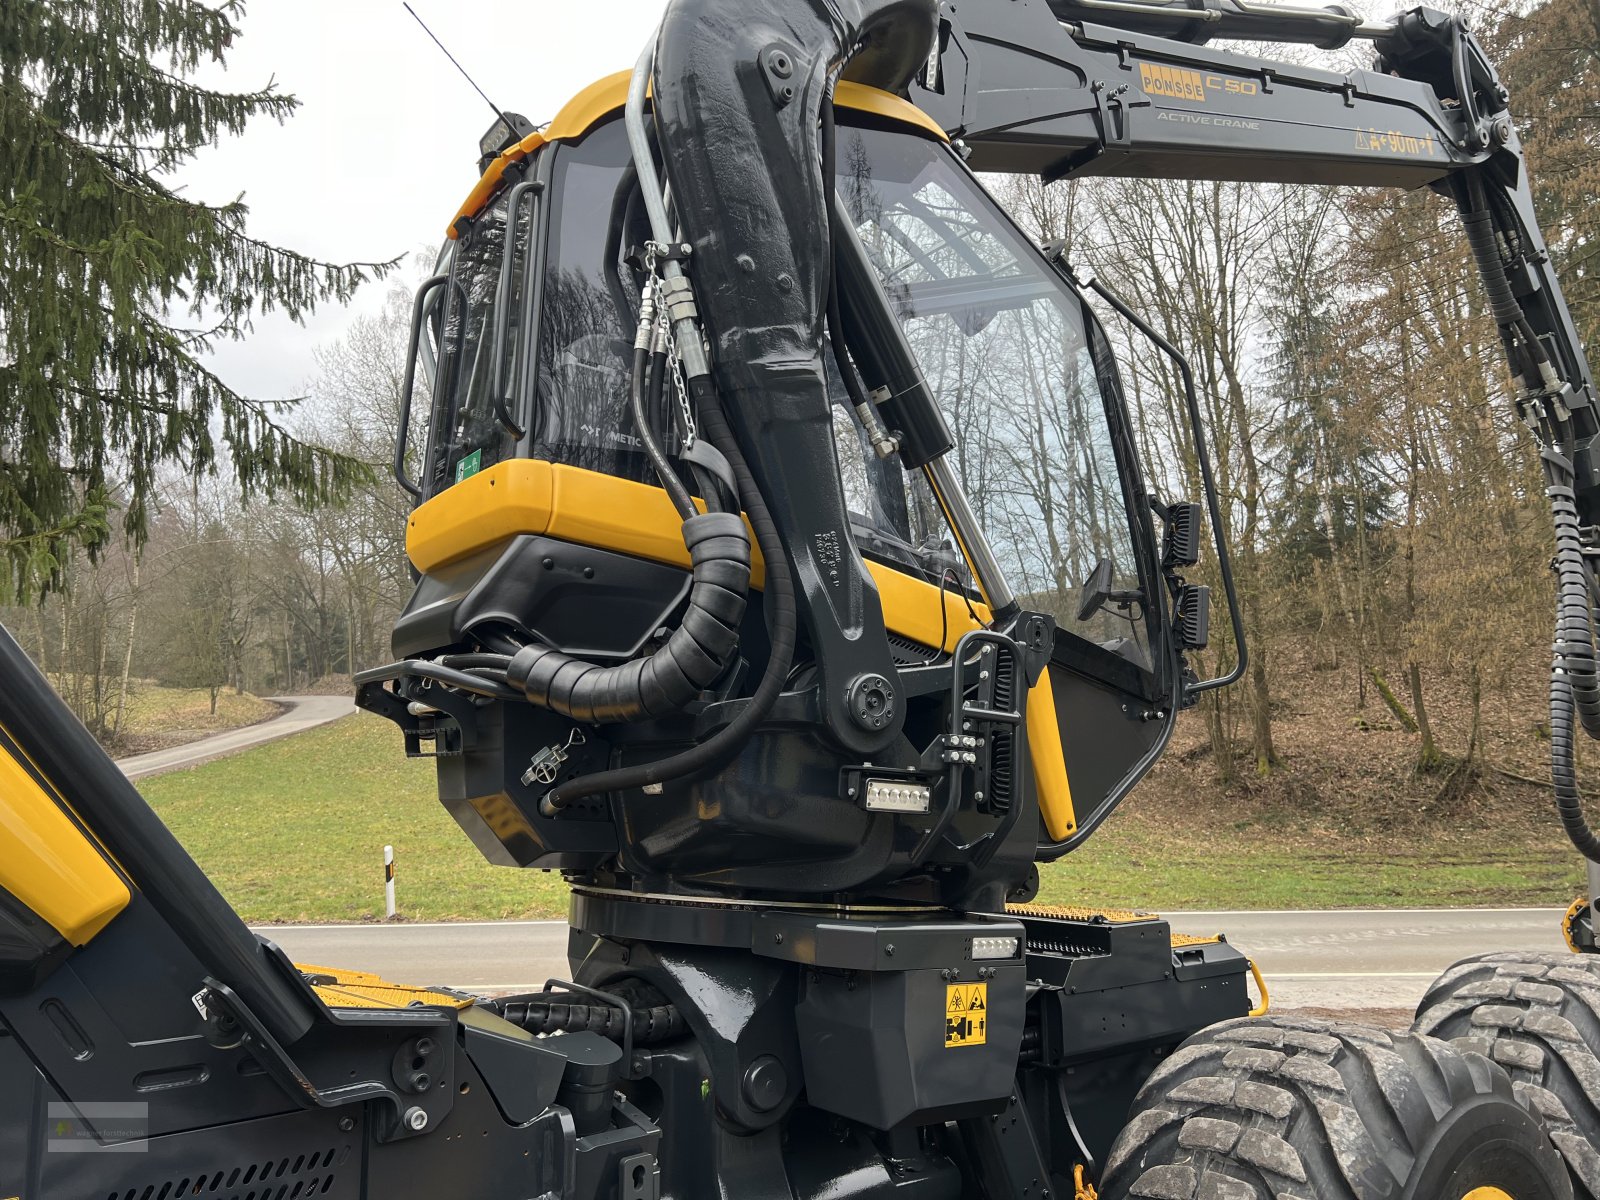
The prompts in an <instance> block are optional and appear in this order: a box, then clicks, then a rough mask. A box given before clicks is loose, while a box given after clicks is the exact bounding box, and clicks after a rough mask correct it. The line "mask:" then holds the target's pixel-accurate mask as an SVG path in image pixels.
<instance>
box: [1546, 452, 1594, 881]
mask: <svg viewBox="0 0 1600 1200" xmlns="http://www.w3.org/2000/svg"><path fill="white" fill-rule="evenodd" d="M1547 461H1548V456H1547ZM1546 493H1547V494H1548V495H1549V497H1550V508H1551V512H1552V514H1553V515H1554V518H1555V526H1556V555H1555V569H1556V577H1557V580H1558V588H1559V592H1558V599H1557V609H1556V639H1555V646H1554V648H1553V651H1554V652H1553V655H1552V663H1551V668H1550V780H1551V783H1552V785H1553V786H1554V789H1555V799H1556V812H1557V814H1558V815H1559V816H1560V818H1561V825H1562V828H1564V829H1565V830H1566V833H1567V837H1568V838H1569V839H1570V840H1571V841H1572V844H1573V846H1574V847H1576V848H1577V850H1578V852H1579V853H1580V854H1582V855H1583V856H1584V857H1585V858H1587V859H1589V860H1590V861H1591V862H1600V837H1596V836H1595V833H1594V830H1593V829H1592V828H1590V826H1589V822H1588V820H1587V818H1586V817H1585V816H1584V811H1583V797H1582V795H1581V794H1580V793H1579V792H1578V771H1577V754H1576V746H1575V745H1574V742H1575V740H1576V737H1577V730H1576V724H1577V723H1578V722H1576V721H1574V715H1575V714H1576V716H1577V718H1578V721H1581V723H1582V725H1583V727H1584V729H1585V731H1587V732H1589V734H1590V736H1591V737H1592V736H1594V734H1593V727H1594V725H1595V724H1600V704H1597V703H1596V698H1595V695H1594V692H1593V688H1592V683H1593V680H1594V672H1595V654H1594V630H1593V625H1592V616H1591V614H1592V609H1591V599H1590V595H1589V581H1588V573H1587V572H1586V571H1585V569H1584V563H1583V546H1582V543H1581V542H1580V540H1579V537H1578V528H1579V526H1578V510H1577V506H1576V504H1575V503H1574V497H1573V491H1572V488H1571V487H1570V486H1563V485H1559V484H1552V485H1551V486H1550V487H1549V488H1548V489H1546ZM1580 679H1583V680H1587V681H1589V683H1590V684H1591V687H1589V688H1588V689H1585V688H1583V687H1580V686H1579V684H1578V681H1579V680H1580Z"/></svg>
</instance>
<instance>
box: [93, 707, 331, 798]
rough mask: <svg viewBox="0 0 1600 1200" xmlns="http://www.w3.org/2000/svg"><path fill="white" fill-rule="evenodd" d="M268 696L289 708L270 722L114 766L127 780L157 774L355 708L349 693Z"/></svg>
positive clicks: (137, 756)
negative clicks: (339, 694)
mask: <svg viewBox="0 0 1600 1200" xmlns="http://www.w3.org/2000/svg"><path fill="white" fill-rule="evenodd" d="M268 699H270V700H271V701H272V702H273V703H274V704H287V705H289V706H290V708H289V711H288V712H286V713H284V714H283V715H281V716H277V717H273V718H272V719H271V720H270V721H262V722H260V723H259V724H256V725H246V726H244V728H242V729H230V730H228V732H226V733H219V734H216V735H215V736H213V737H208V738H201V739H200V740H199V741H196V742H185V743H184V744H183V745H181V746H169V747H167V749H165V750H152V751H151V752H150V753H148V754H135V755H134V756H133V757H131V758H120V759H118V760H117V766H119V767H121V768H122V773H123V774H124V775H126V776H127V777H128V778H129V779H143V778H145V777H146V776H148V775H159V774H160V773H161V772H163V771H176V770H178V769H179V768H180V767H193V766H197V765H198V764H200V763H203V762H209V761H210V760H211V759H213V758H221V757H222V756H223V755H225V754H234V753H237V752H238V751H240V750H248V749H249V748H250V747H252V746H259V745H261V744H262V743H263V742H272V741H276V740H277V739H278V738H281V737H288V736H289V735H290V734H291V733H300V732H302V731H303V730H307V729H311V728H313V727H315V726H317V725H326V724H327V723H328V722H329V721H337V720H338V719H339V718H340V717H343V716H346V715H348V714H350V713H353V712H354V711H355V709H356V705H355V701H354V700H352V699H351V698H350V697H349V696H270V697H268Z"/></svg>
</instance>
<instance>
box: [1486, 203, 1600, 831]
mask: <svg viewBox="0 0 1600 1200" xmlns="http://www.w3.org/2000/svg"><path fill="white" fill-rule="evenodd" d="M1455 191H1456V204H1457V207H1458V208H1459V209H1460V212H1461V222H1462V225H1463V227H1464V228H1465V230H1466V234H1467V242H1468V244H1469V245H1470V246H1471V248H1472V256H1473V259H1474V260H1475V261H1476V262H1477V265H1478V272H1479V274H1480V275H1481V276H1482V278H1483V285H1484V291H1485V292H1486V293H1487V295H1488V297H1489V308H1490V311H1491V312H1492V313H1493V315H1494V319H1495V323H1496V324H1497V325H1498V326H1499V327H1500V336H1501V339H1502V340H1503V341H1504V343H1505V348H1506V355H1507V357H1508V358H1509V359H1510V364H1511V371H1512V374H1513V375H1514V376H1516V377H1517V380H1518V382H1519V384H1521V385H1522V386H1523V387H1527V388H1535V387H1539V386H1541V385H1542V384H1544V383H1545V382H1546V377H1547V376H1548V375H1549V374H1550V359H1549V355H1548V353H1547V352H1546V350H1545V348H1544V346H1543V345H1542V344H1541V343H1540V341H1539V338H1538V336H1537V335H1536V334H1535V332H1534V330H1533V327H1532V325H1531V324H1530V323H1529V321H1528V318H1527V314H1526V313H1525V312H1524V311H1523V309H1522V305H1521V304H1520V303H1519V302H1518V301H1517V298H1516V294H1515V293H1514V291H1513V290H1512V286H1511V280H1510V277H1509V276H1508V275H1507V273H1506V267H1505V259H1504V257H1503V256H1502V254H1501V252H1500V246H1499V244H1498V242H1497V238H1496V233H1495V225H1494V221H1493V215H1492V214H1491V213H1490V211H1489V202H1488V198H1487V196H1486V194H1485V192H1484V187H1483V183H1482V181H1481V180H1479V179H1477V178H1476V177H1473V176H1467V177H1466V178H1464V179H1461V180H1458V181H1457V184H1456V189H1455ZM1559 420H1560V418H1558V417H1556V416H1555V415H1553V414H1550V413H1546V414H1545V415H1544V416H1543V417H1542V418H1540V419H1539V420H1538V421H1537V435H1538V438H1539V442H1540V463H1541V466H1542V467H1543V469H1544V476H1545V484H1546V487H1545V494H1546V495H1547V496H1548V497H1549V498H1550V515H1551V518H1552V520H1553V521H1554V523H1555V533H1556V552H1555V557H1554V559H1553V560H1552V563H1551V565H1552V567H1553V568H1554V570H1555V573H1556V631H1555V641H1554V643H1553V645H1552V647H1551V663H1550V782H1551V786H1552V789H1553V790H1554V792H1555V804H1556V813H1557V815H1558V816H1559V817H1560V819H1561V826H1562V828H1563V829H1564V830H1565V831H1566V834H1567V838H1568V839H1569V840H1570V841H1571V842H1572V845H1573V846H1574V847H1575V848H1576V849H1577V851H1578V852H1579V853H1580V854H1582V855H1583V856H1584V857H1585V858H1587V859H1589V860H1590V861H1591V862H1600V837H1597V836H1596V835H1595V832H1594V830H1593V828H1592V827H1591V826H1590V825H1589V821H1588V819H1587V817H1585V815H1584V811H1583V796H1582V795H1581V793H1579V791H1578V763H1577V746H1576V740H1577V729H1578V726H1579V725H1581V726H1582V727H1583V730H1584V732H1585V733H1587V734H1588V735H1589V736H1590V737H1591V738H1600V669H1597V662H1596V657H1595V644H1594V589H1593V585H1592V582H1591V579H1590V573H1589V569H1588V567H1587V565H1586V564H1585V562H1584V558H1583V539H1582V533H1581V523H1580V521H1579V519H1578V506H1577V496H1576V493H1575V491H1574V488H1573V485H1574V483H1575V482H1576V478H1575V474H1574V471H1573V467H1572V458H1571V453H1570V447H1568V448H1565V449H1566V452H1565V453H1563V447H1562V441H1563V438H1562V435H1561V434H1560V432H1559V430H1558V428H1557V425H1558V421H1559Z"/></svg>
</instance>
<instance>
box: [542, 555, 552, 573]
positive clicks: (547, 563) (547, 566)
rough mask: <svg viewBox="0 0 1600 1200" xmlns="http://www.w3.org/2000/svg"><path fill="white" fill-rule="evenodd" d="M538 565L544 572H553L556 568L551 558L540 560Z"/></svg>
mask: <svg viewBox="0 0 1600 1200" xmlns="http://www.w3.org/2000/svg"><path fill="white" fill-rule="evenodd" d="M540 565H541V566H543V567H544V569H545V570H546V571H553V570H555V568H556V560H555V559H553V558H546V559H542V560H541V561H540Z"/></svg>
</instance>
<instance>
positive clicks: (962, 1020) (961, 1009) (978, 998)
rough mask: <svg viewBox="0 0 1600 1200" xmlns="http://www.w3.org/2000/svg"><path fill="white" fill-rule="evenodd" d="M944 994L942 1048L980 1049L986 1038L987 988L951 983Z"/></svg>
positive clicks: (985, 985)
mask: <svg viewBox="0 0 1600 1200" xmlns="http://www.w3.org/2000/svg"><path fill="white" fill-rule="evenodd" d="M944 991H945V998H944V1044H945V1046H946V1047H949V1046H981V1045H983V1043H984V1041H985V1040H986V1039H987V1038H988V1036H989V985H988V984H987V983H951V984H947V985H946V986H945V989H944Z"/></svg>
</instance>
